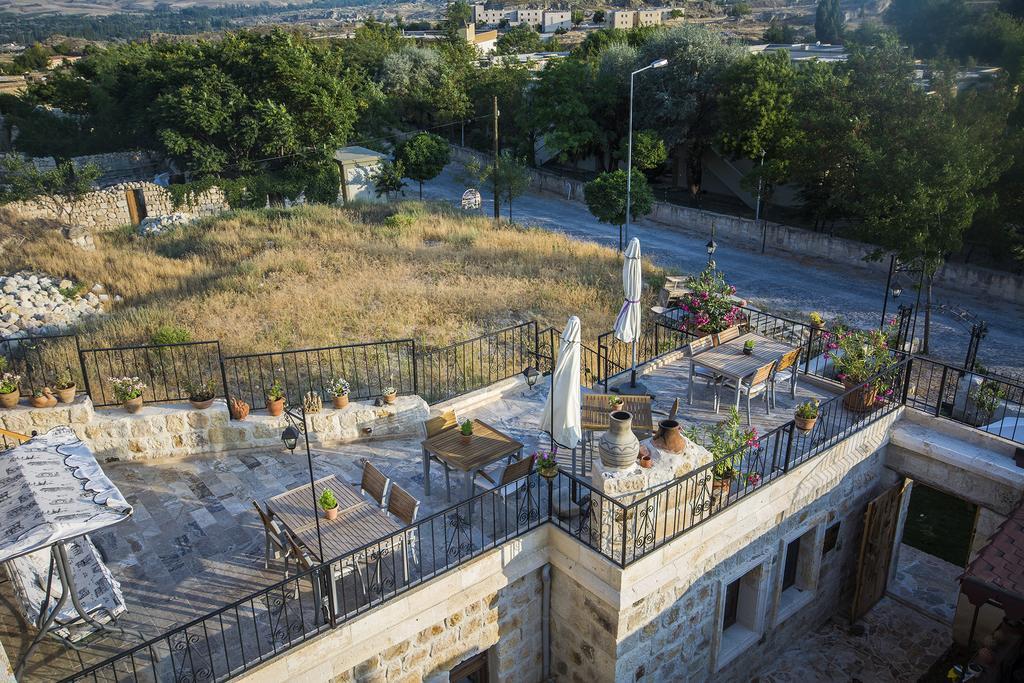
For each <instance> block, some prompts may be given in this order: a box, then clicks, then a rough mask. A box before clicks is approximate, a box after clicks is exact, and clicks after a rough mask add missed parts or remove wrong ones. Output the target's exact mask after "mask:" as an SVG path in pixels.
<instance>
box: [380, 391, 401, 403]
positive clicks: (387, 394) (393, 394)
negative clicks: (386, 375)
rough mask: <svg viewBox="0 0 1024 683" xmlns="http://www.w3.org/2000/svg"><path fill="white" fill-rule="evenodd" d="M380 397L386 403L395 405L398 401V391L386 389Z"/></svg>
mask: <svg viewBox="0 0 1024 683" xmlns="http://www.w3.org/2000/svg"><path fill="white" fill-rule="evenodd" d="M380 396H381V398H382V399H384V402H385V403H394V402H395V401H396V400H397V399H398V389H395V388H394V387H384V391H382V392H380Z"/></svg>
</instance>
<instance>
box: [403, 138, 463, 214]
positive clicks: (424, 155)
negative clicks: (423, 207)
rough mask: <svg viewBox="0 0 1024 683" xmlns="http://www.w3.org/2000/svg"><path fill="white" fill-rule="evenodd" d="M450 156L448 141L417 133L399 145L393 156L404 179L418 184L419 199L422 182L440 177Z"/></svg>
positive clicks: (421, 197) (421, 194)
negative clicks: (403, 169)
mask: <svg viewBox="0 0 1024 683" xmlns="http://www.w3.org/2000/svg"><path fill="white" fill-rule="evenodd" d="M450 156H451V150H450V148H449V146H448V141H447V140H445V139H444V138H442V137H441V136H440V135H434V134H433V133H417V134H416V135H414V136H412V137H411V138H409V139H408V140H406V141H404V142H403V143H402V144H400V145H399V146H398V149H397V150H396V154H395V157H396V158H397V160H398V161H399V162H400V163H401V164H402V165H403V166H404V167H405V175H406V177H408V178H412V179H413V180H415V181H417V182H418V183H419V184H420V199H423V182H424V181H426V180H433V179H434V178H436V177H437V176H438V175H440V173H441V171H443V170H444V167H445V166H446V165H448V159H449V157H450Z"/></svg>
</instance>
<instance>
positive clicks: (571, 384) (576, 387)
mask: <svg viewBox="0 0 1024 683" xmlns="http://www.w3.org/2000/svg"><path fill="white" fill-rule="evenodd" d="M581 410H582V408H581V405H580V319H579V318H577V317H576V316H572V317H570V318H569V320H568V322H566V324H565V330H564V331H563V332H562V341H561V343H560V344H559V346H558V358H557V359H556V360H555V369H554V371H553V372H552V373H551V391H549V392H548V399H547V401H545V403H544V412H543V413H542V414H541V418H540V428H541V429H542V430H544V431H545V432H547V433H548V434H550V435H551V438H552V440H554V442H555V443H556V444H558V445H559V446H561V447H563V448H576V444H578V443H579V441H580V439H581V438H582V437H583V426H582V425H583V416H582V414H581Z"/></svg>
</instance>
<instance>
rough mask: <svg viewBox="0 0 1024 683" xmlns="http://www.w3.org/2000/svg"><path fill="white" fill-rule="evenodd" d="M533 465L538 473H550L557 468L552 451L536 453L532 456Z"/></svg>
mask: <svg viewBox="0 0 1024 683" xmlns="http://www.w3.org/2000/svg"><path fill="white" fill-rule="evenodd" d="M533 464H534V466H535V467H536V468H537V470H538V471H551V470H554V469H557V468H558V463H557V462H556V461H555V452H554V451H537V452H536V453H534V454H533Z"/></svg>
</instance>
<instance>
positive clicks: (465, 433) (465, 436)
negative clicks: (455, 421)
mask: <svg viewBox="0 0 1024 683" xmlns="http://www.w3.org/2000/svg"><path fill="white" fill-rule="evenodd" d="M459 431H460V432H462V443H469V441H470V439H471V438H472V437H473V421H472V420H465V421H464V422H463V423H462V424H461V425H459Z"/></svg>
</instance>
